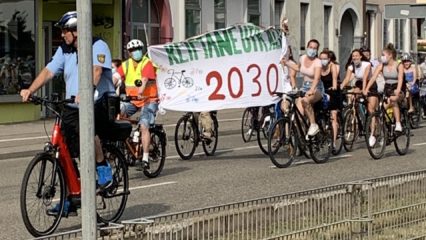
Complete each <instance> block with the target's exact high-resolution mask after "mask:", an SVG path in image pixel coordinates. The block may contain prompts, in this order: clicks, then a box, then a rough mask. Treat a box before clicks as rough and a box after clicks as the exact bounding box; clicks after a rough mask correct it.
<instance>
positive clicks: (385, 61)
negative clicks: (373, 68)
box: [380, 56, 389, 64]
mask: <svg viewBox="0 0 426 240" xmlns="http://www.w3.org/2000/svg"><path fill="white" fill-rule="evenodd" d="M380 60H381V62H382V63H383V64H387V63H388V61H389V60H388V58H387V57H386V56H382V57H380Z"/></svg>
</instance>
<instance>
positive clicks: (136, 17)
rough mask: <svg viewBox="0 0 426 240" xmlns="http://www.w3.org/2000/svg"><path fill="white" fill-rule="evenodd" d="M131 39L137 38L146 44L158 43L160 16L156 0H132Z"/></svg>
mask: <svg viewBox="0 0 426 240" xmlns="http://www.w3.org/2000/svg"><path fill="white" fill-rule="evenodd" d="M131 19H132V37H131V38H132V39H139V40H141V41H142V42H143V43H144V44H145V49H144V50H145V51H146V49H147V46H148V45H154V44H159V43H160V16H159V10H158V6H157V3H156V1H154V0H134V1H132V11H131Z"/></svg>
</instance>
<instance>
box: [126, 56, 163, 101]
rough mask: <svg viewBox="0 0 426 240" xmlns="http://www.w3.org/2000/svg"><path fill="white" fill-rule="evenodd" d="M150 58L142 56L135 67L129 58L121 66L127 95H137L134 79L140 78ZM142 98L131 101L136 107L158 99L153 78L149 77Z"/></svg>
mask: <svg viewBox="0 0 426 240" xmlns="http://www.w3.org/2000/svg"><path fill="white" fill-rule="evenodd" d="M149 61H150V59H149V58H148V57H146V56H144V57H143V58H142V61H140V62H139V63H138V65H137V66H136V68H135V67H134V66H133V60H132V59H131V58H129V59H128V60H126V61H125V62H124V63H123V64H122V65H121V66H122V67H123V72H124V74H125V79H126V80H125V82H124V83H125V85H126V94H127V95H129V96H138V95H139V94H138V87H137V86H135V80H138V79H139V80H140V79H142V70H143V68H144V67H145V66H146V64H147V63H148V62H149ZM142 97H144V99H142V100H137V101H136V100H135V101H132V103H133V104H134V105H135V106H136V107H143V106H144V105H145V104H147V103H150V102H157V101H158V89H157V83H156V80H155V79H149V80H148V82H147V84H146V86H145V89H144V91H143V93H142Z"/></svg>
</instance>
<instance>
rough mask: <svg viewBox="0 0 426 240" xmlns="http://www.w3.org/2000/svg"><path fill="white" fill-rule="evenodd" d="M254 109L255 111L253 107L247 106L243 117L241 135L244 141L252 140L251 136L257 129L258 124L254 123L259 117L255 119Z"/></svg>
mask: <svg viewBox="0 0 426 240" xmlns="http://www.w3.org/2000/svg"><path fill="white" fill-rule="evenodd" d="M252 111H254V109H253V108H251V107H249V108H246V109H245V110H244V112H243V117H242V119H241V136H242V137H243V141H244V142H250V140H251V137H252V136H253V134H254V132H255V131H256V126H254V125H255V122H256V120H257V119H254V116H253V114H252Z"/></svg>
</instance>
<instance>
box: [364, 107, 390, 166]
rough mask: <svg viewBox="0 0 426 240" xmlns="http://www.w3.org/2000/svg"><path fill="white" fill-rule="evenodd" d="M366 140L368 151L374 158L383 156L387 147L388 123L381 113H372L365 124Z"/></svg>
mask: <svg viewBox="0 0 426 240" xmlns="http://www.w3.org/2000/svg"><path fill="white" fill-rule="evenodd" d="M365 129H366V131H365V142H366V144H367V149H368V153H370V156H371V157H372V158H374V159H380V158H382V157H383V154H384V153H385V149H386V141H387V130H386V123H385V120H384V119H383V117H382V116H381V115H380V113H374V114H370V115H369V116H368V118H367V122H366V125H365Z"/></svg>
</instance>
